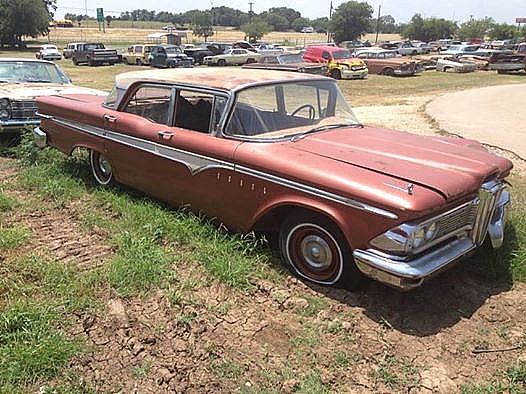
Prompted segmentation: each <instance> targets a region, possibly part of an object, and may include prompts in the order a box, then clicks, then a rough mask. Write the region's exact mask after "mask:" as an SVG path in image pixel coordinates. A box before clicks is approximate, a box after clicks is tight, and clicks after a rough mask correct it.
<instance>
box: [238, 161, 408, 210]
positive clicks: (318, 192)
mask: <svg viewBox="0 0 526 394" xmlns="http://www.w3.org/2000/svg"><path fill="white" fill-rule="evenodd" d="M236 171H237V172H240V173H242V174H246V175H250V176H253V177H255V178H259V179H263V180H267V181H270V182H272V183H275V184H278V185H281V186H285V187H288V188H290V189H294V190H298V191H301V192H304V193H307V194H310V195H313V196H315V197H322V198H324V199H326V200H330V201H333V202H337V203H340V204H343V205H347V206H350V207H353V208H356V209H359V210H362V211H367V212H371V213H374V214H375V215H379V216H383V217H386V218H388V219H393V220H396V219H398V215H396V214H395V213H393V212H389V211H386V210H384V209H382V208H377V207H374V206H372V205H369V204H366V203H362V202H359V201H356V200H353V199H351V198H347V197H344V196H340V195H338V194H334V193H331V192H328V191H325V190H322V189H319V188H316V187H312V186H309V185H305V184H302V183H299V182H295V181H291V180H289V179H285V178H281V177H278V176H276V175H272V174H267V173H265V172H261V171H258V170H254V169H251V168H248V167H244V166H239V165H237V166H236Z"/></svg>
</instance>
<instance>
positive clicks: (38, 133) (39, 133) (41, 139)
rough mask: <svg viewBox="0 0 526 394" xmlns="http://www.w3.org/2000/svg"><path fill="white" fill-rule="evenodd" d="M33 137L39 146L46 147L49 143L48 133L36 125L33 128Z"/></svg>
mask: <svg viewBox="0 0 526 394" xmlns="http://www.w3.org/2000/svg"><path fill="white" fill-rule="evenodd" d="M33 138H34V140H35V144H36V145H37V146H38V147H39V148H44V147H45V146H46V144H47V135H46V133H45V132H44V131H43V130H42V129H41V128H40V127H35V128H34V129H33Z"/></svg>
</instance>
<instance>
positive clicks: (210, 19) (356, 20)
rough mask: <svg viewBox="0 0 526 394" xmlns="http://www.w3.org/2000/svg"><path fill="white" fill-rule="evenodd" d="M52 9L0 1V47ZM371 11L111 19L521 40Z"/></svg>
mask: <svg viewBox="0 0 526 394" xmlns="http://www.w3.org/2000/svg"><path fill="white" fill-rule="evenodd" d="M55 10H56V0H0V43H1V45H2V46H3V45H6V44H9V45H23V41H22V38H23V37H24V36H30V37H37V36H38V35H40V34H46V33H47V32H48V29H49V22H50V20H51V19H52V17H53V12H54V11H55ZM373 11H374V10H373V8H372V7H371V5H369V4H368V3H367V2H361V1H354V0H353V1H347V2H344V3H342V4H340V5H339V6H338V7H337V8H336V9H335V10H334V12H333V13H332V18H331V19H330V20H329V18H327V17H320V18H316V19H309V18H305V17H303V16H302V15H301V13H300V12H299V11H296V10H295V9H293V8H289V7H273V8H269V9H268V10H267V11H264V12H261V13H259V14H257V13H255V12H250V11H249V12H244V11H241V10H238V9H234V8H231V7H226V6H221V7H212V8H211V9H209V10H197V9H194V10H190V11H186V12H182V13H172V12H167V11H160V12H156V11H149V10H146V9H138V10H134V11H125V12H122V13H121V14H120V15H119V16H117V17H108V18H107V23H108V25H109V24H110V22H111V21H112V20H115V19H116V20H130V21H159V22H164V23H170V24H173V25H174V26H176V27H177V26H185V27H188V26H190V27H191V28H192V29H193V31H194V33H195V34H196V35H198V36H200V37H204V39H205V41H206V38H207V37H209V36H211V35H212V34H213V26H231V27H234V28H237V29H239V30H242V31H244V32H245V34H246V35H247V37H248V38H250V39H251V40H258V39H260V38H261V37H263V36H264V35H265V34H266V33H268V32H270V31H290V30H294V31H301V30H302V28H304V27H312V28H313V29H314V30H315V31H317V32H320V33H321V32H328V33H330V37H331V38H332V39H333V40H334V41H335V42H337V43H339V42H341V41H345V40H356V39H359V38H360V37H361V36H362V35H364V34H366V33H372V32H375V31H378V32H379V33H399V34H400V35H401V36H402V37H403V38H406V39H411V40H421V41H426V42H427V41H432V40H437V39H440V38H458V39H460V40H467V39H470V38H485V37H489V38H490V39H510V38H518V37H524V35H526V28H524V27H523V28H522V29H521V30H519V29H518V28H517V27H516V26H514V25H509V24H506V23H496V22H495V21H494V20H493V19H492V18H484V19H470V20H469V21H466V22H464V23H460V24H458V23H457V22H455V21H451V20H447V19H443V18H423V17H422V16H421V15H420V14H415V15H414V16H413V17H412V18H411V20H410V21H409V22H407V23H397V22H396V20H395V19H394V18H393V16H391V15H383V16H381V17H380V18H378V19H377V18H375V17H374V16H373ZM65 18H66V19H70V20H74V21H78V22H79V23H80V22H81V21H82V20H83V19H86V18H88V17H87V16H86V15H77V14H71V13H69V14H66V15H65Z"/></svg>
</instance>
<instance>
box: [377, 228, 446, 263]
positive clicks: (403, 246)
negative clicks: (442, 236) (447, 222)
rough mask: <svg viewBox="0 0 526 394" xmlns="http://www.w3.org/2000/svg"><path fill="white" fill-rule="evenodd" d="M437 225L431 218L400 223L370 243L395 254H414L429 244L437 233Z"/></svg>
mask: <svg viewBox="0 0 526 394" xmlns="http://www.w3.org/2000/svg"><path fill="white" fill-rule="evenodd" d="M438 229H439V226H438V225H437V223H436V222H435V221H433V220H431V221H426V222H424V223H420V224H407V223H405V224H401V225H399V226H397V227H395V228H392V229H391V230H389V231H387V232H385V233H383V234H380V235H379V236H377V237H376V238H374V239H373V240H372V241H371V245H373V246H374V247H376V248H378V249H380V250H382V251H384V252H387V253H393V254H397V255H409V254H415V253H418V252H420V251H422V250H423V249H425V248H426V247H427V246H429V245H430V244H431V243H432V242H433V241H434V240H435V239H436V236H437V234H438Z"/></svg>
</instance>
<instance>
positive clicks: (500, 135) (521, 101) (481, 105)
mask: <svg viewBox="0 0 526 394" xmlns="http://www.w3.org/2000/svg"><path fill="white" fill-rule="evenodd" d="M426 111H427V113H428V114H429V115H430V116H431V117H432V118H433V119H435V120H436V121H437V122H438V125H439V127H440V128H441V129H444V130H446V131H447V132H449V133H452V134H458V135H460V136H462V137H464V138H473V139H476V140H479V141H481V142H484V143H485V144H488V145H493V146H498V147H500V148H503V149H506V150H509V151H511V152H514V153H515V154H517V155H518V156H520V157H522V158H523V159H526V84H520V85H506V86H490V87H486V88H480V89H470V90H464V91H460V92H454V93H447V94H445V95H443V96H440V97H438V98H436V99H434V100H433V101H431V102H430V103H429V104H428V105H427V106H426Z"/></svg>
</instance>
